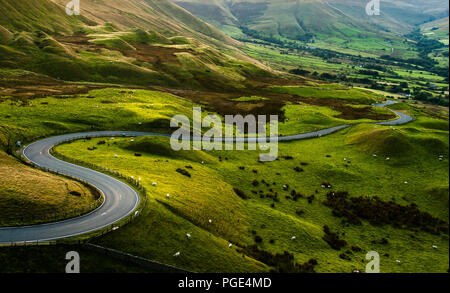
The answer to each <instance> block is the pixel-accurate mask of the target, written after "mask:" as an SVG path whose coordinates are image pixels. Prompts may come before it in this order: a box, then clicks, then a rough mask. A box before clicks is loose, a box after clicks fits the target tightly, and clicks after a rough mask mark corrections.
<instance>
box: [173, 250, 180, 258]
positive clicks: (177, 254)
mask: <svg viewBox="0 0 450 293" xmlns="http://www.w3.org/2000/svg"><path fill="white" fill-rule="evenodd" d="M180 254H181V253H180V252H179V251H178V252H176V253H175V254H174V255H173V256H175V257H179V256H180Z"/></svg>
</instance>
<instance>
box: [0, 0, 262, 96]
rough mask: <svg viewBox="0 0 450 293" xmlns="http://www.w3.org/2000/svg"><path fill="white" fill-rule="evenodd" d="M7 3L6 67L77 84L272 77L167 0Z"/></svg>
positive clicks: (2, 4)
mask: <svg viewBox="0 0 450 293" xmlns="http://www.w3.org/2000/svg"><path fill="white" fill-rule="evenodd" d="M66 2H67V1H65V0H30V1H21V2H20V3H19V4H17V5H16V1H13V0H0V16H1V18H0V33H1V35H0V36H1V37H0V53H1V54H0V66H2V67H4V68H11V69H25V70H28V71H33V72H36V73H40V74H46V75H49V76H51V77H54V78H57V79H63V80H72V81H91V82H110V83H111V82H112V83H122V84H123V83H125V84H133V85H161V86H168V87H183V88H215V89H221V88H240V87H244V86H246V82H247V81H249V80H251V79H253V78H257V77H258V76H266V75H271V74H270V73H268V72H267V70H266V69H267V68H263V67H264V66H262V65H261V64H259V63H258V62H257V61H255V60H253V59H251V58H249V57H248V56H246V55H245V54H243V53H242V52H241V51H239V49H237V48H236V45H237V44H238V42H237V41H235V40H233V39H231V38H230V37H228V36H227V35H225V34H224V33H222V32H220V31H219V30H217V29H215V28H214V27H212V26H211V25H209V24H207V23H205V22H203V21H201V20H200V19H198V18H197V17H195V16H193V15H192V14H191V13H189V12H187V11H186V10H184V9H182V8H180V7H178V6H176V5H175V4H173V3H170V2H168V1H166V0H145V1H139V0H124V1H114V0H102V1H96V0H84V1H81V15H80V16H68V15H66V13H65V9H64V7H65V4H66Z"/></svg>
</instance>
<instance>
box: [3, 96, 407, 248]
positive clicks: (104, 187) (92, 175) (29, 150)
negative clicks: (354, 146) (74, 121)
mask: <svg viewBox="0 0 450 293" xmlns="http://www.w3.org/2000/svg"><path fill="white" fill-rule="evenodd" d="M394 103H395V102H391V101H388V102H387V103H384V104H378V105H374V106H376V107H384V106H386V105H391V104H394ZM391 111H392V110H391ZM393 112H394V113H396V114H397V115H398V116H399V118H398V119H397V120H393V121H387V122H381V123H373V124H378V125H400V124H405V123H408V122H411V121H413V120H414V118H412V117H410V116H408V115H406V114H403V113H400V112H396V111H393ZM350 126H352V125H342V126H338V127H333V128H329V129H323V130H319V131H314V132H310V133H304V134H299V135H292V136H284V137H280V138H279V140H280V141H293V140H301V139H307V138H314V137H320V136H323V135H327V134H331V133H334V132H336V131H339V130H341V129H344V128H347V127H350ZM112 136H129V137H137V136H166V137H170V135H167V134H158V133H149V132H134V131H125V132H124V131H97V132H86V133H73V134H66V135H61V136H56V137H50V138H46V139H43V140H40V141H37V142H35V143H32V144H30V145H29V146H27V147H26V148H24V150H23V155H24V156H25V157H26V158H27V159H28V160H29V161H31V162H32V163H34V164H35V165H37V166H39V167H41V168H45V169H49V170H52V171H56V172H58V173H60V174H64V175H68V176H70V177H74V178H78V179H80V180H82V181H85V182H87V183H89V184H91V185H93V186H94V187H96V188H97V189H99V190H100V191H101V192H102V193H103V195H104V198H105V200H104V203H103V204H102V205H101V206H100V207H99V208H97V209H96V210H94V211H93V212H90V213H88V214H86V215H83V216H80V217H77V218H73V219H68V220H65V221H60V222H55V223H49V224H42V225H35V226H24V227H6V228H0V244H9V243H20V242H22V243H23V242H36V241H41V242H45V241H51V240H57V239H63V238H69V237H73V236H78V235H82V234H86V233H89V232H93V231H96V230H99V229H102V228H105V227H107V226H109V225H112V224H114V223H116V222H118V221H120V220H121V219H123V218H125V217H127V216H129V215H131V214H132V213H133V211H134V210H135V209H136V208H137V207H138V205H139V202H140V197H139V195H138V193H137V192H136V191H135V190H134V189H133V188H131V187H130V186H129V185H127V184H125V183H123V182H121V181H119V180H117V179H115V178H113V177H111V176H108V175H106V174H103V173H100V172H97V171H94V170H91V169H88V168H85V167H81V166H77V165H74V164H71V163H68V162H64V161H61V160H59V159H57V158H55V157H53V156H52V155H50V149H51V148H52V147H54V146H56V145H58V144H61V143H63V142H66V141H70V140H75V139H81V138H86V137H112ZM224 140H226V139H224Z"/></svg>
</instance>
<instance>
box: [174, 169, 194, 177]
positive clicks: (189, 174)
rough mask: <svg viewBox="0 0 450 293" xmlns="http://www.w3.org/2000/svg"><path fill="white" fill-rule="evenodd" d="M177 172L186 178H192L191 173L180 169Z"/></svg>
mask: <svg viewBox="0 0 450 293" xmlns="http://www.w3.org/2000/svg"><path fill="white" fill-rule="evenodd" d="M177 172H178V173H180V174H181V175H184V176H186V177H189V178H191V173H189V172H188V171H187V170H184V169H181V168H178V169H177Z"/></svg>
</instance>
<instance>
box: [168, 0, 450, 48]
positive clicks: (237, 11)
mask: <svg viewBox="0 0 450 293" xmlns="http://www.w3.org/2000/svg"><path fill="white" fill-rule="evenodd" d="M172 1H174V2H175V3H176V4H178V5H180V6H182V7H184V8H186V9H188V10H189V11H191V12H192V13H194V14H195V15H197V16H199V17H200V18H202V19H203V20H205V21H207V22H210V23H212V24H214V25H216V26H217V27H219V28H221V29H222V30H223V31H224V32H227V33H228V34H230V35H232V36H234V37H237V38H241V37H243V36H244V34H243V32H245V33H246V34H247V35H250V36H252V37H256V38H263V39H265V40H268V39H269V40H270V39H271V38H278V39H280V40H282V41H283V40H296V41H302V42H310V43H312V42H315V43H316V45H315V46H318V47H323V48H329V47H330V46H331V48H333V47H334V48H336V50H339V49H351V50H354V51H355V52H356V53H357V52H364V51H365V53H373V54H375V55H380V54H382V52H379V51H380V48H381V47H382V44H383V42H385V41H386V40H389V41H390V42H392V44H393V47H396V48H397V49H401V50H407V48H405V46H404V44H402V41H403V37H402V36H403V35H404V34H406V33H408V32H410V31H411V30H412V29H413V28H414V26H416V25H418V24H421V23H424V22H427V21H430V20H433V19H436V18H440V17H445V16H446V15H447V16H448V3H446V1H443V0H432V1H425V0H413V1H403V0H402V1H397V0H395V1H394V0H388V1H382V2H381V15H379V16H369V15H367V14H366V9H365V8H366V5H367V3H368V1H366V0H328V1H325V0H273V1H265V0H230V1H229V0H216V1H208V0H172ZM249 32H250V34H249ZM364 43H366V46H365V47H366V48H362V47H364ZM368 44H370V45H368ZM371 46H373V47H374V48H371ZM375 47H376V48H375Z"/></svg>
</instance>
